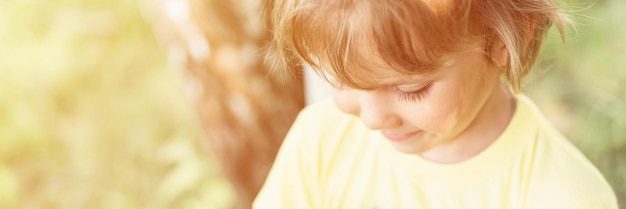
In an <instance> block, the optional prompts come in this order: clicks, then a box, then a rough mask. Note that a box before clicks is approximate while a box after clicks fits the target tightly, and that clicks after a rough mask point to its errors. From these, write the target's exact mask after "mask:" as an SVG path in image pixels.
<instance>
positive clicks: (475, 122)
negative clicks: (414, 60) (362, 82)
mask: <svg viewBox="0 0 626 209" xmlns="http://www.w3.org/2000/svg"><path fill="white" fill-rule="evenodd" d="M453 58H454V60H455V62H454V63H453V64H452V65H451V66H449V67H446V68H445V69H439V70H437V71H435V72H434V73H430V74H427V75H419V76H411V75H404V74H401V73H399V72H397V71H395V70H392V69H379V70H378V69H377V70H376V72H379V73H380V75H376V77H377V78H380V79H381V82H384V83H393V85H390V86H387V87H383V88H378V89H374V90H357V89H350V88H342V87H339V88H335V89H334V93H333V97H334V100H335V103H336V104H337V105H338V107H339V108H340V109H341V110H342V111H344V112H346V113H348V114H352V115H356V116H359V117H360V118H361V120H362V122H363V123H364V124H365V125H366V126H367V127H368V128H370V129H372V130H380V131H381V133H382V134H383V135H384V136H385V137H386V138H387V139H389V141H390V142H391V144H392V145H393V146H394V147H395V148H396V149H397V150H399V151H401V152H404V153H409V154H424V153H425V152H427V151H429V150H431V149H433V148H436V147H440V146H442V145H445V144H446V143H447V142H450V141H452V140H454V139H456V138H458V137H459V136H462V135H463V134H464V132H466V131H467V130H469V129H476V128H474V127H477V128H479V129H484V127H485V126H483V125H480V124H485V120H490V119H492V118H491V117H489V114H490V111H491V110H490V109H488V108H487V107H489V108H491V107H492V106H489V104H493V103H494V102H493V101H494V100H495V99H494V97H496V96H497V95H498V94H500V92H501V90H502V87H501V85H500V72H499V71H498V70H497V69H493V67H491V66H490V65H488V64H487V59H486V57H485V55H484V53H482V52H465V53H459V54H457V55H455V56H454V57H453ZM490 101H491V102H490ZM487 127H488V126H487ZM481 131H489V130H479V131H478V132H479V133H480V132H481ZM472 132H473V133H476V132H477V131H476V130H474V131H472ZM483 133H485V132H483Z"/></svg>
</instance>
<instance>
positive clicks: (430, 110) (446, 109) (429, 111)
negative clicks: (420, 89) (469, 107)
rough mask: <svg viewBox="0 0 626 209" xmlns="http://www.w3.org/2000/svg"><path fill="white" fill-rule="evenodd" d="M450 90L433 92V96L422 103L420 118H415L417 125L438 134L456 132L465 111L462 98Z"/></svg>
mask: <svg viewBox="0 0 626 209" xmlns="http://www.w3.org/2000/svg"><path fill="white" fill-rule="evenodd" d="M449 90H450V89H446V91H444V92H432V93H434V94H431V96H432V97H431V98H429V100H427V101H425V102H424V104H423V105H422V108H421V111H420V115H419V116H417V117H416V118H418V119H416V120H414V121H415V122H414V123H415V125H416V126H419V127H421V128H422V129H424V130H426V131H429V132H433V133H435V134H438V135H440V134H448V133H450V132H455V129H457V125H458V124H459V122H461V121H460V120H462V115H463V112H464V111H463V109H462V108H461V105H460V104H461V103H462V102H461V100H460V99H458V96H456V95H454V94H451V92H450V91H449Z"/></svg>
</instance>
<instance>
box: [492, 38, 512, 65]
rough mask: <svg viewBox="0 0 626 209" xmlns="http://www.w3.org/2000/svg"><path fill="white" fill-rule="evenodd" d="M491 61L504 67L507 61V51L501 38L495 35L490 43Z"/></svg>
mask: <svg viewBox="0 0 626 209" xmlns="http://www.w3.org/2000/svg"><path fill="white" fill-rule="evenodd" d="M489 50H490V54H491V61H492V62H493V64H495V65H496V66H498V67H504V66H506V65H507V64H508V62H509V51H508V48H507V47H506V45H505V44H504V42H503V41H502V39H500V37H497V38H495V39H494V40H493V43H491V49H489Z"/></svg>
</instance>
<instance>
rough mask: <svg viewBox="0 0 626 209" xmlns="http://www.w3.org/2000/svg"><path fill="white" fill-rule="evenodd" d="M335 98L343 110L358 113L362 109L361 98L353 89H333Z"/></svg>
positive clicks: (352, 113) (353, 113)
mask: <svg viewBox="0 0 626 209" xmlns="http://www.w3.org/2000/svg"><path fill="white" fill-rule="evenodd" d="M333 100H335V104H336V105H337V107H338V108H339V109H340V110H341V111H343V112H345V113H348V114H351V115H358V113H359V111H360V106H359V102H358V101H359V100H358V98H357V97H356V95H355V94H354V93H353V92H352V91H350V90H337V89H333Z"/></svg>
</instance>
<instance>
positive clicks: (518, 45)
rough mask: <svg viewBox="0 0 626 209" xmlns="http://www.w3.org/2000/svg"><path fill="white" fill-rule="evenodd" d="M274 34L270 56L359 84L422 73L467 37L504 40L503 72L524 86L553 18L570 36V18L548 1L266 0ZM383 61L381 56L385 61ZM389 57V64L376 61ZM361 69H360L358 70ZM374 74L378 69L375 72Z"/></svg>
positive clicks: (362, 86)
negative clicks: (389, 74) (376, 75)
mask: <svg viewBox="0 0 626 209" xmlns="http://www.w3.org/2000/svg"><path fill="white" fill-rule="evenodd" d="M268 4H269V5H266V6H268V10H267V11H268V14H269V15H270V18H271V21H270V23H269V24H270V28H271V30H272V31H273V33H274V37H273V41H272V43H271V44H270V48H269V49H270V52H271V54H272V56H274V57H270V58H278V59H279V62H278V63H282V64H287V63H290V64H293V63H302V62H303V63H304V64H308V65H310V66H311V67H312V68H313V69H315V70H316V72H318V73H319V74H321V75H326V74H330V75H332V76H333V77H334V78H335V79H337V80H338V81H340V82H341V83H343V84H345V85H347V86H350V87H353V88H359V89H368V88H374V87H375V85H376V84H372V83H371V82H367V81H368V80H370V81H371V79H372V78H368V75H370V74H369V73H367V71H368V70H372V69H374V68H377V67H387V68H392V69H395V70H397V71H399V72H402V73H407V74H418V73H424V72H429V71H433V70H436V69H438V68H439V67H441V66H442V65H445V63H444V61H442V60H440V57H441V56H442V55H445V54H447V53H453V52H455V51H457V50H459V47H460V46H461V45H462V44H463V43H467V42H468V41H471V40H481V39H482V40H483V43H485V46H484V50H485V53H486V54H487V57H489V56H490V55H489V52H490V50H489V49H490V46H491V44H492V43H493V42H494V40H496V39H500V40H501V41H502V42H503V43H504V45H505V46H506V47H507V50H508V56H509V57H508V63H507V65H506V66H500V67H502V68H505V72H504V76H505V78H506V80H507V81H508V82H510V84H511V85H512V87H513V89H515V90H518V89H519V87H520V83H521V79H522V78H523V77H524V75H526V74H527V73H528V72H529V71H530V69H531V67H532V65H533V64H534V62H535V60H536V58H537V54H538V52H539V48H540V45H541V41H542V39H543V38H544V36H545V34H546V32H547V31H548V29H549V28H550V26H551V25H552V24H555V25H556V26H557V28H558V30H559V32H560V33H561V36H562V37H564V23H565V22H569V19H568V18H567V16H566V15H564V14H563V13H562V12H561V11H560V10H559V7H558V6H557V5H556V4H555V3H553V2H551V1H549V0H276V1H272V2H271V3H268ZM381 61H382V62H381ZM380 63H383V65H385V66H376V65H381V64H380ZM357 75H358V76H357ZM372 75H373V74H372Z"/></svg>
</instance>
